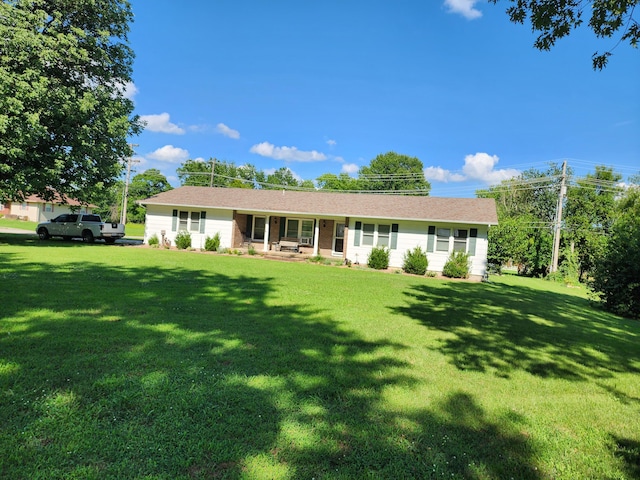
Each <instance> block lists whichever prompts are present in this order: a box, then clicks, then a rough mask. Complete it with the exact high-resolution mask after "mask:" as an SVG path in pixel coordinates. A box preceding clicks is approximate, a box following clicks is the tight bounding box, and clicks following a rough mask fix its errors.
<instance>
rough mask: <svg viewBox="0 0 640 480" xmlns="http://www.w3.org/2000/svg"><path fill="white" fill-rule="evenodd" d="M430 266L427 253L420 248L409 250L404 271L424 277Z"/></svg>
mask: <svg viewBox="0 0 640 480" xmlns="http://www.w3.org/2000/svg"><path fill="white" fill-rule="evenodd" d="M428 266H429V260H427V253H426V252H424V251H422V248H420V247H419V246H418V247H416V248H414V249H413V250H407V252H406V253H405V254H404V263H403V264H402V269H403V270H404V271H405V272H406V273H411V274H413V275H424V274H425V273H427V267H428Z"/></svg>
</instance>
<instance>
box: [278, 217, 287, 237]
mask: <svg viewBox="0 0 640 480" xmlns="http://www.w3.org/2000/svg"><path fill="white" fill-rule="evenodd" d="M286 231H287V219H286V218H285V217H280V237H279V238H278V240H280V238H282V237H284V236H285V233H286Z"/></svg>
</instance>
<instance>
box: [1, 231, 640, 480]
mask: <svg viewBox="0 0 640 480" xmlns="http://www.w3.org/2000/svg"><path fill="white" fill-rule="evenodd" d="M0 278H1V279H2V285H3V288H2V293H0V305H1V306H2V307H1V308H0V452H2V454H0V478H12V479H14V478H25V479H26V478H29V479H39V478H41V479H51V478H83V479H85V478H88V479H91V478H95V479H107V478H114V479H116V478H118V479H119V478H145V479H151V478H153V479H192V478H202V479H208V478H245V479H297V478H306V479H310V478H316V479H351V478H363V477H364V478H389V479H405V478H416V479H424V478H473V479H494V478H517V479H546V478H557V479H575V478H598V479H599V478H607V479H624V478H637V477H638V476H639V475H640V420H639V419H640V415H639V413H640V380H639V378H640V375H638V374H639V373H640V348H639V340H640V323H639V322H633V321H629V320H625V319H621V318H618V317H615V316H612V315H609V314H607V313H605V312H603V311H601V310H599V309H595V308H592V307H591V306H590V305H589V303H588V300H587V299H586V294H585V292H584V290H580V289H567V288H564V287H562V286H559V285H557V284H554V283H552V282H545V281H542V280H535V279H524V278H519V277H515V276H504V277H492V282H491V283H489V284H481V283H467V282H459V281H440V280H436V279H431V278H421V277H412V276H406V275H391V274H385V273H379V272H373V271H367V270H363V269H349V268H337V267H329V266H324V265H316V264H310V263H288V262H277V261H270V260H265V259H262V258H259V257H249V256H243V257H237V256H222V255H216V254H204V253H196V252H184V251H175V250H164V249H150V248H144V247H127V246H106V245H103V244H95V245H85V244H82V243H80V242H62V241H55V240H52V241H47V242H40V241H38V240H37V239H35V238H31V237H25V236H19V235H8V234H0Z"/></svg>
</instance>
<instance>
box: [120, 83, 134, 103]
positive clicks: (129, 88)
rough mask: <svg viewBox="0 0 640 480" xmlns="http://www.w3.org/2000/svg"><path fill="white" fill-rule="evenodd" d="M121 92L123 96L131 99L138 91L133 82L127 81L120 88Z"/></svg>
mask: <svg viewBox="0 0 640 480" xmlns="http://www.w3.org/2000/svg"><path fill="white" fill-rule="evenodd" d="M122 93H123V94H124V98H128V99H129V100H133V97H135V96H136V95H137V93H138V87H136V86H135V84H134V83H133V82H127V83H125V84H124V86H123V88H122Z"/></svg>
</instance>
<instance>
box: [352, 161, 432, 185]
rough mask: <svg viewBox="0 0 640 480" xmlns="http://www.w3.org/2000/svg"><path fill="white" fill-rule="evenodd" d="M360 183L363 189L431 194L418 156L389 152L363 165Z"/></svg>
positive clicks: (360, 172) (360, 171)
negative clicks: (365, 165)
mask: <svg viewBox="0 0 640 480" xmlns="http://www.w3.org/2000/svg"><path fill="white" fill-rule="evenodd" d="M358 175H359V185H360V186H361V189H362V190H373V191H377V190H380V191H395V192H401V191H407V192H408V193H411V194H419V195H429V191H430V190H431V184H430V183H429V182H428V181H427V180H426V178H424V165H423V164H422V162H421V161H420V160H419V159H418V158H416V157H409V156H407V155H400V154H398V153H396V152H387V153H384V154H381V155H378V156H377V157H376V158H374V159H373V160H371V163H370V164H369V166H367V167H361V168H360V170H359V172H358Z"/></svg>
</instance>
